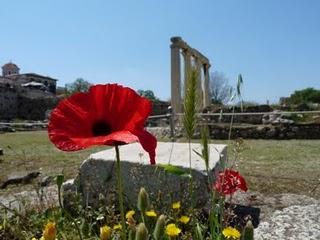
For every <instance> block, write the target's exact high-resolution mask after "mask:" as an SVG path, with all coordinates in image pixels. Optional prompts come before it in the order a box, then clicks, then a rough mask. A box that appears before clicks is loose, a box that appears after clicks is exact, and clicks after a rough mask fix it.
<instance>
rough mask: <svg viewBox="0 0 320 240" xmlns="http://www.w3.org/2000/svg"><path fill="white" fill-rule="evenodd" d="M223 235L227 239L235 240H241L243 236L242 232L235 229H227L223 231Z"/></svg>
mask: <svg viewBox="0 0 320 240" xmlns="http://www.w3.org/2000/svg"><path fill="white" fill-rule="evenodd" d="M222 234H223V236H225V237H226V238H227V239H235V240H238V239H240V236H241V234H240V232H239V231H238V230H237V229H235V228H233V227H226V228H225V229H223V231H222Z"/></svg>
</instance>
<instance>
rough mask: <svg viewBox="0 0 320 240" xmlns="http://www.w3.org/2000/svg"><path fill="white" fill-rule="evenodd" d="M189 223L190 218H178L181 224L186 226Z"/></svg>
mask: <svg viewBox="0 0 320 240" xmlns="http://www.w3.org/2000/svg"><path fill="white" fill-rule="evenodd" d="M189 221H190V217H188V216H181V217H180V218H179V222H182V223H183V224H187V223H188V222H189Z"/></svg>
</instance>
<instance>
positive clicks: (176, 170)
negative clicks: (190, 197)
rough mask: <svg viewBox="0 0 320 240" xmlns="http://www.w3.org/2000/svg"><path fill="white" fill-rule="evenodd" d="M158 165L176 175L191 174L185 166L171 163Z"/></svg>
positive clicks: (184, 175) (185, 175)
mask: <svg viewBox="0 0 320 240" xmlns="http://www.w3.org/2000/svg"><path fill="white" fill-rule="evenodd" d="M158 166H159V167H161V168H163V170H165V171H166V172H169V173H172V174H174V175H178V176H182V177H187V175H190V174H188V173H187V172H186V171H185V170H184V169H183V168H181V167H178V166H174V165H171V164H158Z"/></svg>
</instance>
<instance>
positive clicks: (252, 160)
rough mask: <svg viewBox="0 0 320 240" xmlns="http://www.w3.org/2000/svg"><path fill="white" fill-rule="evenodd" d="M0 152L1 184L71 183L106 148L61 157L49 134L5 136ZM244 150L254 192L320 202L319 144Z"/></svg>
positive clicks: (255, 145)
mask: <svg viewBox="0 0 320 240" xmlns="http://www.w3.org/2000/svg"><path fill="white" fill-rule="evenodd" d="M212 142H213V143H224V144H227V143H229V142H228V141H212ZM234 145H235V144H234V142H232V141H231V142H230V144H229V158H230V160H233V159H234V151H233V149H234ZM0 148H2V149H3V150H4V156H0V170H1V171H0V182H1V180H3V179H5V178H6V176H7V175H9V174H12V173H15V172H20V171H31V170H39V169H40V170H41V171H42V172H43V173H45V175H56V174H58V173H61V172H62V171H63V172H64V174H65V176H66V178H72V177H74V176H75V175H76V173H77V171H78V168H79V166H80V164H81V162H82V161H83V160H84V159H86V158H87V157H88V156H89V154H90V153H92V152H96V151H99V150H102V149H105V147H99V148H90V149H89V150H84V151H79V152H71V153H70V152H62V151H60V150H58V149H56V148H55V147H54V145H53V144H52V143H51V142H50V141H49V139H48V136H47V133H46V132H45V131H37V132H17V133H5V134H0ZM242 149H243V150H242V152H241V154H240V157H239V161H238V163H239V164H238V165H239V170H240V171H241V173H242V175H244V176H245V178H246V180H247V182H248V185H249V188H250V189H251V190H253V191H259V192H262V193H265V194H275V193H287V192H290V193H299V194H305V195H309V196H313V197H316V198H320V186H319V187H317V186H318V185H319V181H320V140H282V141H275V140H245V141H244V142H243V144H242ZM10 190H11V191H17V190H19V187H10V188H9V190H6V191H10ZM0 192H1V191H0ZM2 193H5V192H4V191H2Z"/></svg>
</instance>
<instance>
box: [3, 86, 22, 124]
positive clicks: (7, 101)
mask: <svg viewBox="0 0 320 240" xmlns="http://www.w3.org/2000/svg"><path fill="white" fill-rule="evenodd" d="M17 112H18V93H17V90H16V89H14V88H11V87H8V86H7V85H2V84H0V119H13V118H15V117H16V116H17Z"/></svg>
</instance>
